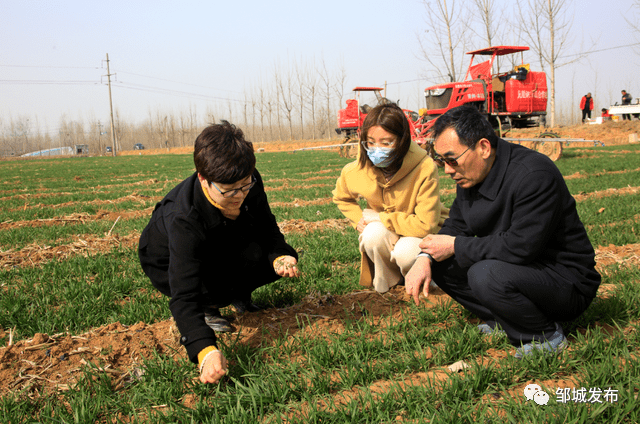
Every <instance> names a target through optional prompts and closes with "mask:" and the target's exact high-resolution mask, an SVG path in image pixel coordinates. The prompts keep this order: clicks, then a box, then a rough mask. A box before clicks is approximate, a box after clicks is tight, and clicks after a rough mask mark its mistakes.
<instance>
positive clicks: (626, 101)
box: [622, 90, 632, 121]
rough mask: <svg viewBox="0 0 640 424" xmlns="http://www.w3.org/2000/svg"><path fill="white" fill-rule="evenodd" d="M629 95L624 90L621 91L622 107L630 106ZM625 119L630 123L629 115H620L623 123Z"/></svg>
mask: <svg viewBox="0 0 640 424" xmlns="http://www.w3.org/2000/svg"><path fill="white" fill-rule="evenodd" d="M631 99H632V97H631V94H629V93H627V91H626V90H622V106H627V105H630V104H631ZM625 119H628V120H629V121H631V115H629V114H628V113H623V114H622V120H623V121H624V120H625Z"/></svg>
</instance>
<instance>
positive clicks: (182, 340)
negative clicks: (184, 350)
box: [180, 336, 187, 344]
mask: <svg viewBox="0 0 640 424" xmlns="http://www.w3.org/2000/svg"><path fill="white" fill-rule="evenodd" d="M186 342H187V336H182V337H180V343H182V344H185V343H186Z"/></svg>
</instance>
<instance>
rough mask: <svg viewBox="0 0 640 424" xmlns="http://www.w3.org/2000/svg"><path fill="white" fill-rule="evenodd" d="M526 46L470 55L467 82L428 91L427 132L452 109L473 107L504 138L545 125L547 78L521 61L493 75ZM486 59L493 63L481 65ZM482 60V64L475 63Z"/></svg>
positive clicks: (486, 62) (494, 48)
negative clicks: (498, 65)
mask: <svg viewBox="0 0 640 424" xmlns="http://www.w3.org/2000/svg"><path fill="white" fill-rule="evenodd" d="M527 50H529V47H526V46H494V47H488V48H486V49H480V50H474V51H471V52H468V53H467V54H470V55H471V62H470V63H469V69H468V70H467V74H466V76H465V78H464V81H463V82H451V83H446V84H439V85H434V86H432V87H428V88H426V89H425V91H424V96H425V99H426V102H427V108H426V110H421V114H422V119H423V121H424V122H425V124H426V127H427V128H429V129H430V128H431V127H432V126H433V124H434V122H435V119H436V118H438V116H440V115H442V114H443V113H445V112H446V111H448V110H449V109H452V108H454V107H457V106H462V105H473V106H475V107H477V108H478V110H480V112H482V113H483V114H485V115H486V117H487V119H488V120H489V122H491V124H492V125H493V127H494V128H495V129H496V131H497V132H498V134H499V135H500V136H502V135H504V133H505V132H506V131H508V130H509V129H511V128H512V127H513V128H522V127H532V126H538V125H544V123H545V118H546V115H547V76H546V74H545V73H544V72H533V71H531V70H530V69H529V64H525V63H524V62H523V61H522V59H521V62H522V63H521V64H520V65H515V66H514V67H513V69H511V70H509V71H508V72H493V69H494V62H495V60H496V57H498V56H504V55H508V54H515V53H522V52H525V51H527ZM486 56H490V57H489V59H487V60H484V61H480V60H482V59H484V58H485V57H486ZM476 57H478V58H479V59H478V61H476V62H475V63H474V60H475V59H476Z"/></svg>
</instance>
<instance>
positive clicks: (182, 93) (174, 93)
mask: <svg viewBox="0 0 640 424" xmlns="http://www.w3.org/2000/svg"><path fill="white" fill-rule="evenodd" d="M113 84H114V85H115V86H117V87H120V88H127V89H129V90H138V91H146V92H150V93H157V94H169V95H172V96H178V97H187V98H194V99H201V100H224V101H232V102H238V103H245V102H244V101H243V100H238V99H232V98H228V97H217V96H207V95H205V94H197V93H189V92H186V91H179V90H171V89H168V88H160V87H152V86H147V85H141V84H133V83H125V82H122V81H117V82H114V83H113ZM103 85H104V84H103Z"/></svg>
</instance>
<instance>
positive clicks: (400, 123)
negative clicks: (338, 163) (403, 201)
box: [358, 102, 411, 172]
mask: <svg viewBox="0 0 640 424" xmlns="http://www.w3.org/2000/svg"><path fill="white" fill-rule="evenodd" d="M375 126H380V127H381V128H382V129H383V130H385V131H386V132H388V133H390V134H393V135H395V136H396V137H397V140H396V144H395V146H394V148H393V152H391V155H390V156H389V160H390V163H389V166H387V167H386V168H385V169H387V170H389V171H390V172H396V171H398V170H399V169H400V167H401V166H402V161H403V160H404V157H405V155H406V154H407V152H408V151H409V147H410V146H411V128H410V127H409V121H407V117H406V116H405V114H404V112H403V111H402V109H401V108H400V106H398V105H397V104H395V103H391V102H388V103H383V104H379V105H378V106H376V107H374V108H373V109H371V110H370V111H369V113H368V114H367V117H366V118H365V119H364V123H363V124H362V131H361V132H360V141H365V140H366V139H367V136H368V133H369V130H370V129H371V128H372V127H375ZM370 161H371V160H370V159H369V157H368V156H367V152H366V150H365V149H364V146H363V145H362V143H360V160H359V162H358V163H359V164H360V166H361V167H364V166H365V165H366V164H367V162H370Z"/></svg>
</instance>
